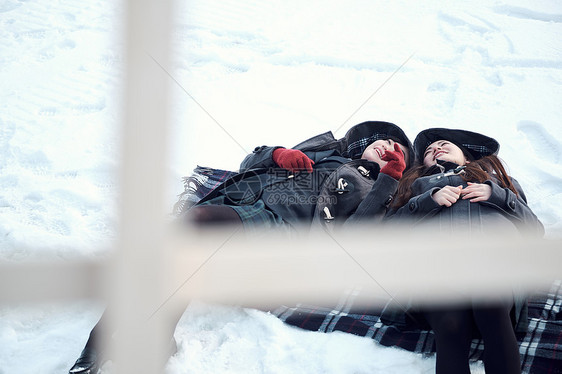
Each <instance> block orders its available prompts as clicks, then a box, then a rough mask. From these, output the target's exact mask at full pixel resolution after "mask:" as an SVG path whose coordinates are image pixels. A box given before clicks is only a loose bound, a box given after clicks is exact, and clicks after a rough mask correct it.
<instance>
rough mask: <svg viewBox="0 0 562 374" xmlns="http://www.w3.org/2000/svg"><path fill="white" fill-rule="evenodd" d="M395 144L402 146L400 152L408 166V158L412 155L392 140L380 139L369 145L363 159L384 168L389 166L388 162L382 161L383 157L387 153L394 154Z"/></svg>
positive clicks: (362, 156)
mask: <svg viewBox="0 0 562 374" xmlns="http://www.w3.org/2000/svg"><path fill="white" fill-rule="evenodd" d="M394 144H398V146H400V150H401V151H402V154H403V155H404V160H405V161H406V165H407V164H408V158H409V157H410V155H409V154H408V148H407V147H404V146H403V145H402V144H400V143H397V142H395V141H394V140H392V139H384V140H383V139H379V140H376V141H374V142H373V143H371V144H369V145H368V146H367V148H365V151H363V154H362V155H361V158H362V159H364V160H369V161H373V162H376V163H377V164H379V166H380V167H381V168H382V167H383V166H384V165H386V164H387V161H384V160H383V159H382V155H383V154H384V152H386V151H392V152H394Z"/></svg>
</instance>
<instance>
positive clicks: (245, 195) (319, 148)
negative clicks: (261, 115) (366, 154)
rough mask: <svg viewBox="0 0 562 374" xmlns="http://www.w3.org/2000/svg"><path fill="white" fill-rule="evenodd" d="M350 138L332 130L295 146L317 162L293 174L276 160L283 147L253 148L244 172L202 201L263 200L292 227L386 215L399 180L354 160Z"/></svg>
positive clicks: (244, 202) (247, 202) (242, 202)
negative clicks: (349, 152)
mask: <svg viewBox="0 0 562 374" xmlns="http://www.w3.org/2000/svg"><path fill="white" fill-rule="evenodd" d="M346 147H347V139H345V138H342V139H339V140H336V139H335V138H334V137H333V135H332V133H331V132H327V133H324V134H320V135H318V136H315V137H313V138H310V139H308V140H306V141H304V142H302V143H300V144H298V145H297V146H295V147H293V149H298V150H301V151H303V152H304V153H305V154H306V155H307V156H308V157H309V158H310V159H312V160H313V161H314V165H313V172H312V173H307V172H298V173H295V174H291V173H290V172H289V171H287V170H284V169H281V168H279V167H278V166H277V165H276V164H275V162H274V161H273V158H272V155H273V151H274V150H275V149H277V148H279V147H268V146H261V147H257V148H256V149H254V151H253V153H252V154H250V155H248V156H247V157H246V158H245V159H244V161H243V162H242V164H241V165H240V173H239V174H238V175H236V176H234V177H233V178H231V179H229V180H227V181H226V182H225V183H223V185H221V186H219V188H217V189H215V190H214V191H213V192H212V193H211V194H209V195H208V196H207V197H205V199H203V200H202V201H201V202H200V204H201V203H205V202H207V201H210V200H212V199H213V198H215V197H217V196H220V195H223V196H225V197H226V199H225V201H226V203H227V204H229V205H237V206H243V205H250V204H253V203H255V202H256V201H257V200H258V199H261V200H262V201H263V202H264V204H265V206H266V209H268V210H270V211H272V212H274V213H276V214H277V215H279V216H280V217H281V218H282V219H283V220H284V222H285V223H288V224H290V225H292V226H297V225H310V224H311V222H312V221H313V219H314V220H316V221H317V222H318V223H319V224H321V225H324V224H329V225H330V226H338V225H340V224H342V223H343V222H345V221H346V220H348V219H350V218H351V219H352V220H356V221H362V220H365V219H371V218H373V217H378V218H379V219H382V216H383V215H384V213H385V212H386V209H387V207H388V205H389V204H390V202H391V201H392V196H393V194H394V193H395V192H396V188H397V186H398V182H397V181H396V180H394V179H393V178H392V177H389V176H388V175H386V174H379V171H380V168H379V165H378V164H376V163H374V162H371V161H368V160H361V159H358V160H352V159H350V158H347V157H343V155H346Z"/></svg>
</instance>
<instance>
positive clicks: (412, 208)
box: [410, 203, 416, 211]
mask: <svg viewBox="0 0 562 374" xmlns="http://www.w3.org/2000/svg"><path fill="white" fill-rule="evenodd" d="M414 209H416V204H414V203H410V210H411V211H414Z"/></svg>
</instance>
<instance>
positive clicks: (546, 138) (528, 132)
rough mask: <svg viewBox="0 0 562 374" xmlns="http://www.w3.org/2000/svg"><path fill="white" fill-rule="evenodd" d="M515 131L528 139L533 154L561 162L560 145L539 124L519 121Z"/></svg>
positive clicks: (561, 151) (561, 152) (561, 150)
mask: <svg viewBox="0 0 562 374" xmlns="http://www.w3.org/2000/svg"><path fill="white" fill-rule="evenodd" d="M517 130H519V131H520V132H522V133H523V134H524V135H525V136H526V137H527V139H529V141H530V143H531V144H532V146H533V148H534V149H535V152H537V154H539V153H540V154H542V155H544V157H545V158H546V159H548V160H551V161H552V162H554V163H559V162H560V161H561V160H562V157H561V154H562V144H561V143H560V142H559V141H558V140H556V138H554V137H553V136H552V135H551V134H550V133H549V132H548V131H547V130H546V129H545V128H544V127H543V126H542V125H541V124H539V123H536V122H533V121H521V122H519V123H518V124H517Z"/></svg>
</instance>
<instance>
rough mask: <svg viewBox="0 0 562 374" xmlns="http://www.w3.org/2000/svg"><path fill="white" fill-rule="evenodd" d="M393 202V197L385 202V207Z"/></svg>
mask: <svg viewBox="0 0 562 374" xmlns="http://www.w3.org/2000/svg"><path fill="white" fill-rule="evenodd" d="M391 202H392V196H389V197H388V199H386V201H385V202H384V205H386V206H388V205H390V203H391Z"/></svg>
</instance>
